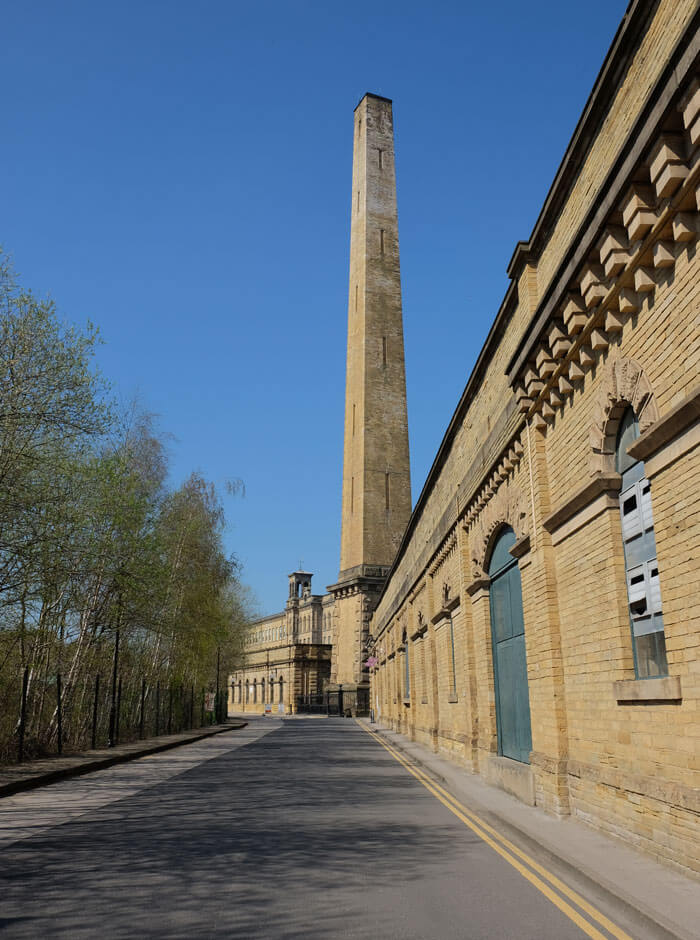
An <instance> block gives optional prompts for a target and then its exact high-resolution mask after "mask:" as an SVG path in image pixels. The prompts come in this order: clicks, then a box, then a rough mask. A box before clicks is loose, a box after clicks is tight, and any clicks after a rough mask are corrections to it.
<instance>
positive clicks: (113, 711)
mask: <svg viewBox="0 0 700 940" xmlns="http://www.w3.org/2000/svg"><path fill="white" fill-rule="evenodd" d="M118 667H119V630H117V631H116V634H115V637H114V663H113V665H112V700H111V702H110V706H109V740H108V741H107V747H114V743H115V741H114V738H115V732H116V725H117V669H118Z"/></svg>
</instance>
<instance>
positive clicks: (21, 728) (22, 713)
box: [17, 666, 29, 764]
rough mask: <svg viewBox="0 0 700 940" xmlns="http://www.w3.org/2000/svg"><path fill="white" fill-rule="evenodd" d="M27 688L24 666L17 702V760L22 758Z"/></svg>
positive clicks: (26, 675) (26, 669)
mask: <svg viewBox="0 0 700 940" xmlns="http://www.w3.org/2000/svg"><path fill="white" fill-rule="evenodd" d="M28 688H29V666H25V667H24V674H23V676H22V698H21V699H20V704H19V729H18V737H17V761H18V763H20V764H21V763H22V761H23V760H24V728H25V726H26V723H27V689H28Z"/></svg>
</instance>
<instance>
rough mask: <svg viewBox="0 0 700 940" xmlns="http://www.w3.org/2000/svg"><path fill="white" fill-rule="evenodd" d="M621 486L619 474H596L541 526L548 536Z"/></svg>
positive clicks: (604, 472) (605, 472)
mask: <svg viewBox="0 0 700 940" xmlns="http://www.w3.org/2000/svg"><path fill="white" fill-rule="evenodd" d="M621 485H622V477H621V476H620V474H619V473H615V472H609V471H601V472H599V473H596V475H595V476H594V477H593V478H592V479H591V480H589V481H588V482H587V483H584V485H583V486H581V487H580V488H579V489H578V490H575V491H574V493H573V494H572V495H571V496H570V497H569V498H568V499H567V500H566V501H565V502H564V503H562V505H561V506H559V507H557V509H555V510H554V512H552V513H550V514H549V515H548V516H547V518H546V519H544V520H543V522H542V525H543V526H544V527H545V529H546V530H547V532H549V533H550V534H551V533H552V532H556V531H557V529H559V528H561V526H563V525H564V523H565V522H568V521H569V519H571V518H572V517H573V516H575V515H576V513H577V512H580V511H581V510H582V509H584V508H585V507H586V506H588V504H589V503H592V502H593V500H594V499H596V498H597V497H598V496H601V495H602V494H603V493H619V492H620V487H621ZM517 545H518V543H517V542H516V543H515V545H514V546H513V548H516V547H517ZM516 557H518V556H516Z"/></svg>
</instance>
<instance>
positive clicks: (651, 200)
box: [234, 0, 700, 873]
mask: <svg viewBox="0 0 700 940" xmlns="http://www.w3.org/2000/svg"><path fill="white" fill-rule="evenodd" d="M351 212H352V215H351V252H350V283H349V307H348V352H347V378H346V404H345V450H344V462H343V489H342V519H341V528H342V534H341V560H340V572H339V576H338V579H337V582H336V583H335V584H333V585H332V586H331V587H330V588H329V594H328V595H324V596H323V597H318V598H314V597H313V596H312V595H311V594H310V583H309V585H308V590H309V595H308V596H304V587H303V584H302V588H301V595H302V596H297V597H294V598H292V597H290V600H289V601H288V604H287V609H286V610H285V612H284V614H280V615H277V617H273V618H267V619H266V620H263V621H260V622H259V623H258V624H254V625H253V627H252V633H253V635H254V636H255V638H256V639H255V641H254V642H252V641H251V644H250V654H249V657H248V663H247V665H246V667H245V670H244V673H245V675H242V677H241V678H243V681H244V682H245V681H246V677H249V678H250V679H252V681H253V683H254V687H255V686H257V688H258V689H259V688H260V683H261V681H262V679H265V682H266V687H265V689H266V691H265V694H266V695H268V694H269V692H270V689H271V688H272V690H273V693H274V694H275V695H277V694H279V682H278V680H277V679H276V678H275V682H277V684H276V685H274V684H273V685H272V687H271V686H270V678H269V677H270V675H273V674H274V676H275V677H276V676H279V675H281V674H282V673H281V671H280V670H282V669H288V670H289V672H287V673H284V682H289V683H290V684H292V683H293V684H294V692H295V693H296V692H297V690H301V689H302V688H311V686H312V685H313V682H314V681H316V682H317V683H318V684H317V688H321V687H322V686H323V684H324V683H326V685H327V687H328V688H330V689H334V688H337V687H338V686H339V685H341V684H342V685H343V687H344V688H352V689H354V690H356V694H357V702H360V701H365V699H366V696H367V689H368V687H369V701H368V702H367V704H371V707H372V708H373V710H374V712H375V714H376V716H377V718H378V720H379V722H380V723H382V724H384V725H385V726H389V727H391V728H393V729H394V730H396V731H399V732H400V733H402V734H404V735H406V736H407V737H409V738H412V739H414V740H416V741H418V742H421V743H422V744H424V745H426V746H427V747H430V748H432V749H434V750H435V751H438V752H441V753H442V754H444V755H446V756H448V757H450V758H451V759H452V760H454V761H455V762H457V763H459V764H460V765H462V766H463V767H464V768H465V771H467V772H470V773H474V774H479V775H480V776H481V777H482V778H483V779H484V780H485V781H486V782H488V783H490V784H492V785H494V786H497V787H501V788H504V789H506V790H508V791H510V792H511V793H512V794H514V795H515V796H517V797H518V798H519V799H521V800H523V801H525V802H527V803H529V804H532V805H537V806H539V807H540V808H542V809H543V810H545V811H547V812H550V813H553V814H556V815H559V816H565V815H569V814H571V815H574V816H576V817H578V818H579V819H581V820H584V821H585V822H586V823H588V824H589V825H591V826H594V827H596V828H599V829H602V830H604V831H606V832H608V833H610V834H612V835H614V836H616V837H617V838H621V839H623V840H625V841H626V842H628V843H630V844H632V845H634V846H636V847H637V848H640V849H643V850H645V851H648V852H650V853H652V854H653V855H654V856H656V857H657V858H660V859H663V860H665V861H667V862H669V863H671V864H672V865H675V866H678V867H680V868H682V869H683V870H685V871H693V872H695V873H700V848H699V845H700V842H699V840H698V832H700V717H699V716H700V587H699V585H700V252H698V234H699V232H700V10H699V9H698V3H697V0H658V2H649V0H632V2H630V4H629V5H628V8H627V10H626V12H625V16H624V18H623V20H622V23H621V24H620V27H619V29H618V31H617V33H616V35H615V37H614V39H613V43H612V45H611V47H610V50H609V52H608V54H607V56H606V58H605V61H604V62H603V65H602V68H601V71H600V73H599V75H598V78H597V79H596V83H595V85H594V87H593V90H592V92H591V95H590V97H589V99H588V101H587V103H586V107H585V110H584V112H583V114H582V115H581V117H580V119H579V121H578V124H577V126H576V129H575V131H574V135H573V137H572V139H571V142H570V143H569V146H568V147H567V150H566V153H565V154H564V158H563V160H562V163H561V166H560V167H559V170H558V171H557V174H556V176H555V179H554V181H553V183H552V186H551V188H550V191H549V193H548V195H547V199H546V201H545V203H544V205H543V207H542V209H541V212H540V215H539V217H538V219H537V222H536V224H535V227H534V229H533V231H532V233H531V235H530V237H529V238H528V240H527V241H522V242H519V243H518V244H517V245H516V247H515V251H514V253H513V255H512V258H511V260H510V264H509V265H508V276H509V279H510V285H509V287H508V289H507V291H506V293H505V296H504V298H503V302H502V304H501V306H500V308H499V309H498V310H497V311H494V314H495V316H494V320H493V324H492V327H491V329H490V331H489V334H488V336H487V338H486V341H485V344H484V346H483V349H482V350H481V352H480V354H479V356H478V358H477V360H476V364H475V366H474V368H473V370H472V373H471V375H470V376H469V377H468V379H467V382H466V386H465V388H464V392H463V394H462V396H461V398H460V400H459V402H458V403H457V404H456V408H455V411H454V414H453V415H452V417H451V419H450V420H449V422H446V423H447V428H446V431H445V434H444V437H443V440H442V443H441V445H440V448H439V450H438V452H437V454H436V456H435V459H434V461H433V465H432V467H431V470H430V473H429V475H428V478H427V480H426V481H425V482H424V483H423V485H422V489H421V493H420V496H419V498H418V500H417V502H416V504H415V505H414V506H413V508H412V509H411V505H410V481H409V473H408V433H407V423H406V394H405V377H404V357H403V328H402V323H401V287H400V274H399V252H398V230H397V219H396V192H395V178H394V151H393V131H392V111H391V103H390V102H389V101H388V100H387V99H384V98H380V97H377V96H374V95H367V96H365V97H364V98H363V99H362V101H361V102H360V104H359V106H358V108H357V109H356V112H355V127H354V164H353V190H352V205H351ZM465 215H466V210H465ZM465 224H468V219H467V220H466V221H465ZM425 329H426V330H433V329H434V330H439V329H440V324H439V323H434V322H427V323H426V324H425ZM298 574H299V575H300V576H301V577H304V575H303V573H298ZM292 577H293V578H295V577H297V575H293V576H292ZM295 590H298V586H297V588H295ZM312 610H315V611H316V612H317V613H316V614H315V618H316V619H314V617H312V616H311V612H312ZM303 612H306V614H307V616H309V618H310V619H309V621H308V622H309V623H316V624H318V623H319V619H318V618H319V617H320V618H321V619H320V623H321V624H323V623H327V624H332V629H330V630H327V629H326V628H325V627H323V626H322V627H321V628H320V630H319V629H318V627H317V628H316V629H317V633H316V634H314V633H312V632H309V631H308V630H307V631H306V632H303V631H302V630H300V627H299V623H300V618H301V617H302V616H303ZM324 616H327V617H328V620H327V621H324ZM270 630H271V631H272V633H271V634H270V633H269V631H270ZM292 630H294V631H295V632H293V633H292V632H290V631H292ZM275 631H277V632H276V633H275ZM280 631H282V632H280ZM273 635H274V636H275V637H276V638H275V639H271V637H272V636H273ZM264 637H267V638H264ZM325 640H330V641H331V642H330V643H327V642H324V641H325ZM280 644H281V645H282V646H284V647H285V649H284V652H282V649H281V645H280ZM278 650H279V653H278V652H276V651H278ZM276 656H277V657H278V659H277V660H276V659H275V657H276ZM273 661H274V666H273V665H272V664H273ZM283 664H284V665H283ZM304 664H306V666H304ZM312 664H313V665H312ZM273 668H274V669H276V670H278V671H277V672H275V673H273ZM304 668H306V673H304V671H303V669H304ZM287 675H288V676H289V678H287ZM304 675H305V676H307V677H308V679H306V678H305V679H302V678H301V676H304ZM239 682H240V679H239ZM304 682H308V683H310V684H307V685H306V686H304V685H303V683H304ZM360 693H362V695H360ZM239 694H240V686H239ZM246 694H247V695H248V697H249V693H246ZM248 700H249V698H248ZM239 701H240V699H239ZM289 703H290V708H293V707H294V701H293V699H292V698H290V699H289ZM234 707H238V706H237V705H236V706H234Z"/></svg>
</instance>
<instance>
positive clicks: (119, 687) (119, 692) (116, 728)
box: [114, 676, 122, 744]
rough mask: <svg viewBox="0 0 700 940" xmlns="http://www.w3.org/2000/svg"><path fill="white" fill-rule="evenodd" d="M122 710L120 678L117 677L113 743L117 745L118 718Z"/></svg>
mask: <svg viewBox="0 0 700 940" xmlns="http://www.w3.org/2000/svg"><path fill="white" fill-rule="evenodd" d="M121 710H122V677H121V676H119V683H118V685H117V721H116V724H115V733H114V743H115V744H119V716H120V714H121Z"/></svg>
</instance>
